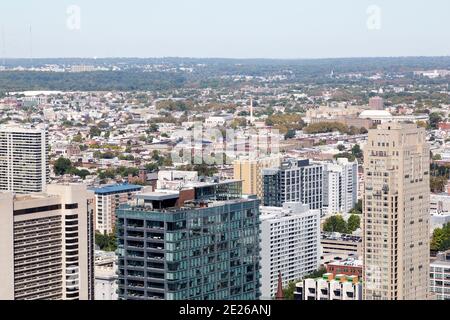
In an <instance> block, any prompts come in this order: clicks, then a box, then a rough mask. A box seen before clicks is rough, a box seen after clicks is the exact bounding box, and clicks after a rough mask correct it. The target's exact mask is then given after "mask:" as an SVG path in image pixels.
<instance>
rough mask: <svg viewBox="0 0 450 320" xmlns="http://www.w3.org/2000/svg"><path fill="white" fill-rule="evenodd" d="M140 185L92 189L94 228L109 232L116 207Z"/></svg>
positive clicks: (114, 221)
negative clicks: (93, 194)
mask: <svg viewBox="0 0 450 320" xmlns="http://www.w3.org/2000/svg"><path fill="white" fill-rule="evenodd" d="M141 189H142V186H138V185H132V184H116V185H108V186H104V187H101V188H96V189H93V191H94V193H95V230H97V231H99V232H101V233H106V234H111V233H113V231H114V227H115V225H116V209H117V208H119V206H120V205H121V204H123V203H126V202H128V201H130V200H131V199H133V196H134V195H135V194H136V193H138V192H139V191H141Z"/></svg>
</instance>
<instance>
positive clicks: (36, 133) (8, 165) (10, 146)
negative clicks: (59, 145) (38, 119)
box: [0, 126, 50, 193]
mask: <svg viewBox="0 0 450 320" xmlns="http://www.w3.org/2000/svg"><path fill="white" fill-rule="evenodd" d="M49 177H50V169H49V164H48V133H47V131H46V130H45V129H38V128H25V127H12V126H11V127H8V126H5V127H2V128H0V191H12V192H16V193H31V192H43V191H45V188H46V185H47V183H48V181H49Z"/></svg>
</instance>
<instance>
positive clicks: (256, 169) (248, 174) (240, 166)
mask: <svg viewBox="0 0 450 320" xmlns="http://www.w3.org/2000/svg"><path fill="white" fill-rule="evenodd" d="M280 163H281V156H279V155H271V156H267V157H262V158H258V159H251V158H250V157H241V158H239V159H237V160H235V161H234V163H233V171H234V179H236V180H242V192H243V193H244V194H255V195H257V196H258V198H259V199H262V198H263V175H262V170H263V169H266V168H274V167H278V166H279V165H280Z"/></svg>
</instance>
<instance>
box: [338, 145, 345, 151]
mask: <svg viewBox="0 0 450 320" xmlns="http://www.w3.org/2000/svg"><path fill="white" fill-rule="evenodd" d="M337 149H338V150H339V151H340V152H342V151H344V150H345V146H344V145H343V144H340V145H338V146H337Z"/></svg>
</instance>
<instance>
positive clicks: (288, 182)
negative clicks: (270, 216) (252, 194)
mask: <svg viewBox="0 0 450 320" xmlns="http://www.w3.org/2000/svg"><path fill="white" fill-rule="evenodd" d="M263 183H264V192H263V193H264V200H263V204H264V206H267V207H282V206H283V204H284V203H285V202H301V203H303V204H309V207H310V208H311V210H321V213H322V206H323V165H322V164H315V163H310V162H309V160H308V159H306V160H296V159H289V160H287V161H284V162H283V163H282V164H281V165H280V167H277V168H271V169H264V170H263Z"/></svg>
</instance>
